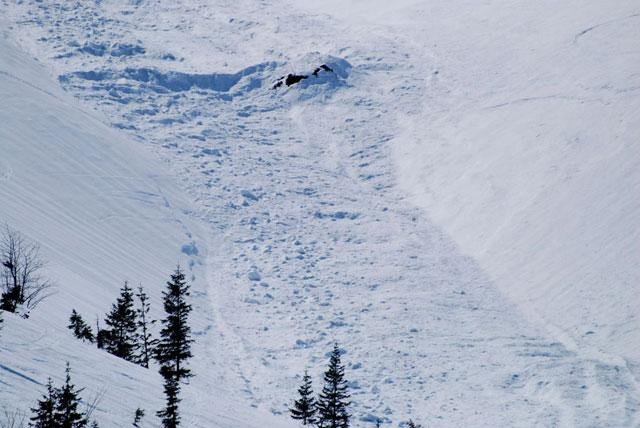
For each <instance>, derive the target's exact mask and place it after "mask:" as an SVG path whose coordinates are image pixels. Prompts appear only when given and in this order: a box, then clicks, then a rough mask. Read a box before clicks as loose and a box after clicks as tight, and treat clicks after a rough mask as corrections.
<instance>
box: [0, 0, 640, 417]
mask: <svg viewBox="0 0 640 428" xmlns="http://www.w3.org/2000/svg"><path fill="white" fill-rule="evenodd" d="M136 4H137V3H136V2H130V3H128V4H127V5H126V6H120V5H119V3H118V2H110V1H105V2H100V3H98V4H94V3H74V4H70V3H67V2H60V3H56V2H45V3H40V2H24V3H23V4H12V5H11V6H8V5H7V4H5V6H4V9H5V10H6V11H7V12H9V14H10V15H11V19H12V22H13V23H14V24H13V28H12V29H11V32H12V36H13V37H14V38H15V39H16V40H17V41H18V42H19V43H20V44H21V45H22V46H23V47H24V48H25V49H26V50H28V51H30V52H31V53H32V54H33V55H35V56H36V57H38V58H41V60H42V61H43V62H44V63H45V65H46V66H47V67H49V68H50V69H51V70H52V73H54V74H55V75H57V76H58V78H59V81H60V83H61V85H62V86H63V88H65V89H66V90H67V91H69V92H71V93H72V94H73V95H74V96H76V97H78V98H80V99H81V100H83V102H84V103H85V105H87V106H89V107H92V108H95V109H97V110H100V111H101V112H103V113H105V114H106V117H108V118H109V119H110V120H112V121H113V122H112V123H111V125H112V126H114V127H116V128H120V129H122V132H127V133H130V134H131V135H132V136H133V137H134V138H137V139H139V140H141V141H144V142H145V143H146V144H148V145H149V147H150V148H152V150H154V151H156V152H157V153H158V154H159V155H160V157H161V158H162V159H164V160H165V161H166V165H167V166H169V167H170V168H171V169H172V170H173V172H175V173H176V175H177V176H178V177H180V179H181V180H182V182H181V185H182V187H183V188H184V189H186V191H187V192H188V194H189V195H190V196H191V197H192V199H193V200H194V201H196V206H197V207H198V209H197V211H196V212H194V213H186V214H187V215H190V216H192V217H195V218H197V219H198V220H199V221H200V222H202V223H204V224H207V225H208V234H209V236H208V248H207V256H206V257H207V260H206V266H205V270H206V281H207V283H208V284H209V290H208V299H209V302H210V304H211V307H212V309H208V308H204V307H203V308H202V309H201V310H202V311H203V312H209V311H212V312H211V314H210V318H208V319H207V322H209V323H210V325H206V326H205V327H203V329H202V331H200V334H201V335H199V336H198V340H199V341H204V343H206V346H203V347H202V348H203V349H207V352H208V353H209V355H207V356H206V357H199V359H200V361H206V363H205V364H207V365H203V366H202V368H203V369H210V370H211V371H212V372H213V373H215V375H213V376H212V377H211V378H208V379H207V380H206V381H208V382H213V383H216V385H218V386H220V387H222V388H224V389H225V390H226V391H228V392H229V394H232V395H239V396H240V397H242V398H243V399H245V400H246V401H247V402H248V403H250V404H251V405H253V406H257V407H265V408H267V409H269V410H271V411H272V412H273V413H275V414H281V413H282V414H284V413H285V412H286V408H287V407H286V406H287V405H288V404H289V402H288V399H289V397H290V396H291V394H293V392H294V391H295V387H296V386H297V383H298V382H299V377H297V376H298V375H300V374H301V372H302V371H303V370H304V368H305V367H309V368H310V370H311V372H312V373H313V374H314V376H315V378H316V379H319V375H320V373H321V371H322V369H323V367H324V365H325V362H326V361H325V360H326V355H325V354H326V352H327V351H328V350H329V349H330V347H331V344H332V343H333V342H334V341H338V342H339V343H340V345H341V346H342V347H343V348H344V349H345V350H346V354H345V357H344V359H345V362H346V363H347V370H348V377H349V380H350V381H351V382H352V383H351V388H352V394H353V401H354V402H355V409H354V410H355V412H354V413H355V415H356V418H357V419H358V420H360V422H358V424H363V425H364V424H366V423H368V422H373V416H380V417H383V418H385V419H386V420H389V421H391V420H393V421H394V423H397V422H398V421H400V420H404V419H406V418H408V417H413V418H415V419H417V420H421V421H424V423H426V424H427V426H604V425H608V426H633V425H635V424H637V423H638V417H637V414H638V409H639V404H638V399H637V397H638V389H637V386H636V383H635V380H634V379H633V376H632V375H631V374H630V372H629V370H628V369H627V368H626V367H625V366H623V365H618V364H615V363H611V362H608V363H605V362H602V361H599V360H596V359H591V358H585V357H582V356H581V355H580V354H579V352H578V351H576V350H573V349H572V350H569V349H567V348H566V347H565V346H564V345H563V344H561V343H558V342H556V341H554V340H551V339H549V338H548V337H547V336H546V333H545V332H543V331H542V330H540V329H538V328H537V327H535V326H533V325H531V324H529V323H528V322H527V321H525V320H524V319H523V318H522V317H521V316H520V315H519V313H518V309H517V308H515V307H514V306H513V305H511V304H510V303H509V302H507V301H506V299H505V298H504V297H503V296H502V295H501V294H500V293H499V292H498V291H497V290H496V288H495V286H494V285H493V284H492V283H491V282H490V280H489V279H488V278H487V277H486V275H485V274H484V273H483V272H482V270H481V269H480V268H479V267H478V266H477V265H476V264H475V262H474V261H473V260H472V259H470V258H468V257H465V256H463V255H461V253H460V251H459V250H458V248H457V247H456V246H455V245H454V243H452V242H451V240H450V239H449V238H448V237H447V236H446V235H445V234H444V233H443V232H442V231H441V230H440V229H439V228H438V227H437V226H436V225H434V224H432V223H431V222H430V221H429V219H428V218H426V216H425V214H423V213H422V212H421V211H419V210H418V209H416V208H415V207H413V206H411V205H409V204H408V203H407V202H406V201H405V200H404V198H403V196H402V195H401V194H400V193H399V192H398V190H397V188H396V183H395V179H394V175H393V171H392V162H391V160H390V159H391V147H390V141H391V140H392V138H393V135H394V133H395V132H397V131H398V129H397V126H398V125H397V123H396V122H395V119H396V117H395V115H394V114H392V112H390V111H387V109H388V108H390V107H391V106H389V105H388V103H386V99H385V94H386V93H387V92H390V93H392V94H394V96H395V98H394V102H395V105H394V106H393V107H394V108H396V109H398V111H400V112H401V114H402V113H407V114H409V113H411V112H412V109H413V108H414V107H413V106H415V105H416V100H417V99H419V98H420V97H421V96H422V95H423V93H422V92H421V91H423V90H424V89H423V88H424V87H425V82H427V81H428V80H429V79H431V78H432V76H429V75H425V76H423V78H420V79H418V78H416V77H415V76H416V73H415V70H414V69H413V66H412V64H411V63H410V62H408V61H406V56H405V53H404V52H403V46H402V44H401V43H400V42H401V41H399V40H396V39H394V38H393V37H388V38H386V37H384V35H382V36H376V39H375V43H374V42H369V43H368V44H366V45H361V44H359V43H358V42H359V41H358V40H355V41H352V42H351V43H353V44H349V43H350V41H349V40H345V39H346V37H347V35H345V36H344V39H343V38H341V36H339V35H337V34H336V35H335V40H334V45H333V46H332V47H331V49H330V51H329V52H328V53H330V54H331V55H334V57H331V56H329V55H325V54H324V53H322V54H316V53H309V54H307V52H313V51H314V50H320V49H321V48H322V44H321V42H320V41H321V40H323V38H322V34H335V28H334V27H332V25H333V22H332V20H331V19H323V20H320V19H319V18H318V16H314V15H302V14H296V13H295V9H294V12H290V13H287V12H283V11H282V7H275V6H270V5H265V4H262V3H260V2H256V1H249V0H247V1H242V2H239V3H238V2H227V1H222V0H221V1H217V2H215V5H211V6H206V2H198V1H192V2H185V3H177V4H172V5H171V6H170V5H168V4H163V3H157V4H154V5H153V6H152V7H151V6H149V5H145V4H144V3H142V4H141V5H140V6H136ZM238 11H241V12H238ZM240 16H241V17H240ZM210 27H213V28H215V31H208V30H207V29H208V28H210ZM274 27H275V28H277V30H278V31H277V32H276V31H274V29H275V28H274ZM190 35H191V36H190ZM298 36H299V37H300V38H302V39H304V41H300V40H298V42H299V44H298V45H296V43H295V40H294V39H295V37H298ZM349 36H352V35H349ZM363 37H364V35H363ZM251 40H260V44H259V46H258V42H257V41H256V42H255V43H251ZM316 40H317V41H316ZM260 46H267V47H271V51H270V52H268V53H270V55H268V56H267V55H266V53H267V52H263V51H261V50H260V49H261V47H260ZM305 48H306V49H307V52H304V50H303V49H305ZM264 50H265V51H267V49H264ZM183 55H184V60H183V59H182V56H183ZM261 55H262V56H264V58H262V59H258V57H259V56H261ZM339 58H344V59H346V60H347V61H348V63H346V62H344V61H342V60H340V59H339ZM254 59H256V61H255V62H254V63H253V64H251V63H245V62H246V61H251V60H254ZM225 61H227V62H226V63H225ZM321 63H328V64H329V65H331V66H332V67H334V68H335V69H336V70H337V71H343V72H344V73H345V76H347V77H336V76H329V77H326V78H323V79H324V80H322V79H321V80H320V81H314V79H313V78H310V79H307V80H306V81H302V83H301V84H300V85H298V86H293V87H291V88H284V89H281V90H278V91H273V90H271V89H270V87H271V85H272V83H273V82H274V81H275V80H276V78H278V77H279V76H281V75H284V74H286V73H289V72H309V71H310V70H312V69H313V68H314V67H316V66H318V65H320V64H321ZM176 72H178V73H176ZM385 85H386V87H385ZM524 101H526V100H514V101H511V102H510V103H514V102H524ZM496 107H497V106H494V107H493V108H496ZM0 167H2V164H0ZM4 171H5V168H4V167H2V169H0V174H4V175H0V177H3V176H10V172H9V173H7V172H4ZM7 174H8V175H7ZM140 197H141V198H155V197H156V196H155V195H140ZM105 220H107V219H105ZM187 251H190V250H187ZM200 304H201V305H204V303H200ZM199 310H200V309H199ZM9 370H12V369H9ZM198 382H205V381H204V380H203V381H200V380H198V378H197V377H196V378H194V381H193V385H194V387H193V388H191V389H187V390H186V391H187V394H190V395H189V397H190V399H191V400H193V402H195V403H197V404H196V405H197V407H199V408H200V407H202V408H206V406H207V398H209V399H211V400H215V397H203V396H202V394H201V392H198V391H199V390H196V386H197V387H202V388H203V390H204V388H206V385H204V386H203V385H202V383H198ZM317 385H318V383H317V382H316V386H317ZM284 417H286V416H284V415H283V418H284Z"/></svg>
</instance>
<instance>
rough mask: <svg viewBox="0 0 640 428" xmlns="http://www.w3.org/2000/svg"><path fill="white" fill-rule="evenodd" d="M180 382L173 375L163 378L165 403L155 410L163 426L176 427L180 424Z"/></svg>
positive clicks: (166, 427)
mask: <svg viewBox="0 0 640 428" xmlns="http://www.w3.org/2000/svg"><path fill="white" fill-rule="evenodd" d="M179 393H180V383H179V382H178V381H177V380H176V379H175V378H173V377H168V378H165V381H164V395H165V397H166V400H167V405H166V407H165V408H164V409H162V410H160V411H158V412H156V414H157V415H158V417H159V418H160V419H162V426H163V427H164V428H176V427H178V426H179V425H180V413H179V412H178V404H180V401H181V400H180V398H179V397H178V394H179Z"/></svg>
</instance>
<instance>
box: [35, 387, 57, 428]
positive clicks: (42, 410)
mask: <svg viewBox="0 0 640 428" xmlns="http://www.w3.org/2000/svg"><path fill="white" fill-rule="evenodd" d="M56 403H57V391H56V389H55V388H54V387H53V385H52V384H51V378H49V380H48V381H47V392H46V393H45V394H44V395H43V396H42V399H40V400H38V404H37V406H36V407H34V408H32V409H31V411H32V412H33V416H32V417H31V418H30V420H31V422H30V423H29V426H30V427H33V428H56V421H55V418H54V412H55V408H56Z"/></svg>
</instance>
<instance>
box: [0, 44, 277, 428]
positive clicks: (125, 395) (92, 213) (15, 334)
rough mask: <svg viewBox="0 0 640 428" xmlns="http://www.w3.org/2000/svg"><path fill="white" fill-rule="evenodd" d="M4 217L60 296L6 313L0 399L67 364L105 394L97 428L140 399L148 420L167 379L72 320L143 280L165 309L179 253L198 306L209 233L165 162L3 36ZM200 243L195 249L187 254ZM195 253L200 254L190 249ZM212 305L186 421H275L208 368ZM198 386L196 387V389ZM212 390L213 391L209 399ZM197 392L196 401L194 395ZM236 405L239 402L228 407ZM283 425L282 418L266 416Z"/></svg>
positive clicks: (19, 398)
mask: <svg viewBox="0 0 640 428" xmlns="http://www.w3.org/2000/svg"><path fill="white" fill-rule="evenodd" d="M0 97H1V98H2V100H3V103H2V107H1V108H0V123H2V124H3V125H2V127H0V148H1V152H2V156H1V157H0V177H1V180H2V181H1V186H0V221H2V222H3V223H4V222H6V223H7V224H9V225H11V226H12V227H14V228H16V229H18V230H20V231H21V232H22V233H24V234H25V235H26V236H28V237H29V238H30V239H32V240H35V241H37V242H39V243H40V244H41V245H42V250H43V254H44V257H45V258H46V259H48V260H49V268H48V269H47V274H48V275H50V276H51V277H52V278H54V279H55V281H56V283H57V287H56V291H57V293H56V294H55V295H54V296H52V297H51V298H49V299H48V300H46V301H44V302H43V303H42V304H41V306H40V307H38V308H36V309H35V310H34V311H33V313H32V315H31V317H30V319H28V320H23V319H20V318H18V317H16V316H13V315H12V314H5V315H4V318H5V322H4V328H3V330H2V331H1V332H0V336H1V342H0V383H1V384H2V387H1V388H0V407H3V408H7V409H10V410H13V409H15V408H17V409H19V410H22V411H28V409H29V407H31V406H33V404H34V403H35V400H36V399H37V398H39V397H40V395H41V394H42V393H43V392H44V390H45V384H46V380H47V377H51V378H52V379H53V380H54V382H55V383H57V384H60V383H61V382H62V380H63V376H64V365H65V362H66V361H70V362H71V365H72V377H73V381H74V382H75V383H76V385H78V386H79V387H86V389H85V390H84V392H83V397H84V398H85V399H86V400H87V401H91V400H92V399H93V398H94V397H95V396H96V395H98V394H104V397H103V398H102V400H101V401H100V403H99V406H98V408H97V410H96V412H95V414H94V416H95V417H96V419H97V420H98V421H100V423H101V426H104V427H109V426H127V425H129V424H130V423H131V421H132V418H133V413H134V412H135V409H136V408H137V407H140V408H143V409H145V410H146V413H147V417H146V422H147V423H148V426H156V421H155V417H154V416H153V412H154V411H155V410H157V409H159V408H161V406H162V389H161V379H160V377H159V376H158V375H157V373H156V372H155V370H145V369H142V368H140V367H138V366H136V365H134V364H131V363H127V362H125V361H123V360H120V359H118V358H115V357H112V356H110V355H109V354H107V353H105V352H103V351H98V350H97V349H95V347H94V346H91V345H87V344H83V343H81V342H79V341H78V340H76V339H74V338H73V337H72V335H71V334H70V332H69V330H67V329H66V325H67V320H68V316H69V314H70V312H71V309H72V308H75V309H77V310H78V311H79V312H80V313H81V314H82V315H84V316H85V319H88V320H89V321H92V320H93V319H95V316H97V315H100V317H102V316H103V314H104V313H105V312H106V311H107V310H108V309H109V307H110V304H111V302H112V301H114V300H115V297H116V296H117V294H118V290H119V288H120V287H121V285H122V281H124V280H129V281H130V282H131V283H132V284H137V283H138V282H139V281H141V282H143V283H144V285H145V286H146V288H147V290H148V292H149V294H150V295H152V296H153V297H154V299H153V304H154V306H155V308H154V309H155V312H156V316H158V315H159V312H158V310H159V308H160V301H159V297H160V292H161V290H162V288H163V284H164V282H165V281H166V279H167V277H168V275H169V273H170V272H171V271H172V269H174V267H175V264H176V263H177V262H178V261H180V262H181V263H182V264H183V265H184V266H187V267H188V270H189V271H190V273H191V274H192V275H193V276H192V278H194V279H195V280H194V290H195V293H194V294H195V296H196V297H195V299H196V301H195V307H196V308H198V309H201V308H202V303H200V302H199V300H205V301H206V297H200V298H198V296H199V295H202V291H199V290H201V289H202V285H201V284H202V282H203V280H202V279H201V278H202V275H203V269H202V268H201V267H200V266H199V264H200V261H201V258H200V256H203V255H205V254H206V241H205V240H202V238H201V236H202V235H200V232H199V231H198V228H197V227H196V226H194V225H193V224H192V222H190V221H189V219H188V215H187V214H188V211H189V204H188V203H187V202H186V201H185V200H184V198H182V196H181V195H180V192H179V191H178V189H177V187H176V186H175V184H173V182H172V181H173V180H174V179H173V178H172V177H171V176H170V175H168V174H166V173H164V172H163V170H164V169H165V167H164V166H163V165H162V163H161V162H159V161H158V160H157V159H155V158H154V157H153V156H149V155H148V154H146V153H145V152H144V151H142V150H141V148H140V147H139V145H138V144H136V143H133V142H132V141H130V140H129V139H127V138H126V137H124V138H123V136H122V135H120V134H118V133H117V132H114V131H113V130H111V129H109V128H108V127H106V126H104V125H103V124H102V123H101V122H100V121H99V120H98V118H97V117H96V116H94V115H91V114H87V113H84V112H83V111H82V110H80V109H79V108H78V106H77V104H76V102H74V101H73V100H72V99H71V98H70V97H69V96H68V95H67V94H65V93H63V92H62V91H60V89H59V88H58V86H57V84H56V83H55V82H54V81H52V80H50V78H49V77H48V76H47V74H46V73H45V71H44V69H43V68H42V67H41V66H39V65H38V64H36V63H35V62H34V61H33V60H31V59H29V58H28V57H27V56H25V55H24V54H23V53H21V52H19V51H18V50H17V49H16V48H15V47H14V46H12V45H11V44H10V43H9V42H8V41H7V40H6V38H5V37H4V36H3V37H2V38H1V39H0ZM182 245H188V246H195V248H197V249H198V250H199V252H198V254H199V255H200V256H199V255H198V254H196V255H193V254H192V255H187V254H184V251H183V252H182V253H181V247H182ZM190 252H191V253H193V251H190ZM206 318H207V313H206V312H203V311H202V309H201V310H200V311H199V313H197V314H196V315H195V316H194V324H195V325H194V332H195V334H196V335H197V336H198V338H199V343H198V344H197V345H196V351H195V353H196V355H198V354H199V356H200V357H201V358H200V359H199V360H200V361H198V360H196V361H195V362H194V364H193V366H194V370H196V371H197V372H199V374H200V376H199V377H200V379H194V381H193V383H192V385H190V386H187V387H185V395H186V397H187V398H186V400H185V405H186V408H187V409H188V410H185V422H186V423H187V424H188V425H189V426H203V427H204V426H211V423H214V424H215V426H221V427H223V426H225V427H237V426H238V425H239V424H240V425H242V426H263V424H262V423H256V422H251V421H252V420H253V421H257V420H260V419H262V420H269V418H268V416H267V415H261V414H260V413H258V412H255V411H253V412H252V411H251V410H250V408H249V407H248V406H247V405H244V404H242V403H241V402H234V400H233V397H232V396H229V394H227V393H226V392H225V391H224V390H223V389H219V388H215V386H214V385H213V384H214V382H215V380H214V379H212V378H211V377H208V376H207V373H206V370H204V369H203V368H200V366H203V363H202V361H204V362H205V363H204V367H206V365H208V364H210V359H209V358H205V356H206V351H205V350H203V349H205V345H206V340H207V336H206V331H207V328H206V326H207V320H206ZM190 394H191V395H190ZM207 394H212V395H213V396H216V400H215V401H213V400H211V401H209V400H207V398H206V395H207ZM194 400H197V402H194ZM230 409H233V411H230ZM270 424H271V425H270V426H277V424H278V421H272V422H270Z"/></svg>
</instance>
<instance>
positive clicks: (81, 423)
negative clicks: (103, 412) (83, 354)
mask: <svg viewBox="0 0 640 428" xmlns="http://www.w3.org/2000/svg"><path fill="white" fill-rule="evenodd" d="M80 392H82V390H79V391H76V387H75V386H74V385H73V384H72V383H71V368H70V367H69V363H67V368H66V379H65V382H64V385H62V387H61V388H60V389H58V390H57V393H56V398H57V399H56V406H55V411H54V421H55V427H56V428H82V427H86V426H87V424H88V423H89V422H88V421H87V418H86V416H85V415H84V413H82V412H81V411H79V410H78V405H79V404H80V397H79V396H78V394H79V393H80Z"/></svg>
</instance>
